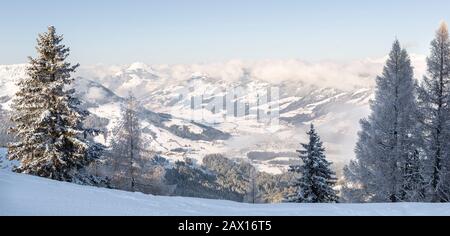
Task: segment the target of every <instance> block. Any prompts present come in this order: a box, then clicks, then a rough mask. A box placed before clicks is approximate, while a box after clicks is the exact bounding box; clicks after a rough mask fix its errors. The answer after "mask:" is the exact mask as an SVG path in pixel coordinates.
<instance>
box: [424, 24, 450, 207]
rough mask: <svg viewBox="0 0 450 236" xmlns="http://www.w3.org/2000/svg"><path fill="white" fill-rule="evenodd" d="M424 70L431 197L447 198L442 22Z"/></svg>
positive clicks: (448, 97)
mask: <svg viewBox="0 0 450 236" xmlns="http://www.w3.org/2000/svg"><path fill="white" fill-rule="evenodd" d="M427 65H428V74H427V76H425V77H424V79H423V81H422V83H421V86H420V89H419V104H420V109H421V114H422V116H423V140H424V143H423V144H424V145H423V146H424V149H425V150H426V153H427V167H428V176H429V178H428V181H429V182H430V186H431V189H430V191H429V195H430V196H429V197H430V200H431V201H434V202H442V201H449V200H450V172H449V171H450V163H449V162H450V150H449V149H450V145H449V142H450V107H449V102H450V40H449V34H448V27H447V25H446V24H445V23H442V24H441V26H440V28H439V29H438V30H437V32H436V38H435V39H434V40H433V41H432V42H431V55H430V56H429V57H428V58H427Z"/></svg>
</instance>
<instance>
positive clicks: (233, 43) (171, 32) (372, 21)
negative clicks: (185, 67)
mask: <svg viewBox="0 0 450 236" xmlns="http://www.w3.org/2000/svg"><path fill="white" fill-rule="evenodd" d="M449 9H450V1H448V0H395V1H392V0H377V1H361V0H340V1H336V0H315V1H306V0H305V1H303V0H284V1H283V0H226V1H225V0H189V1H187V0H159V1H153V0H76V1H75V0H39V1H36V0H14V1H13V0H5V1H2V2H1V4H0V32H1V33H0V64H16V63H24V62H26V61H27V57H28V56H34V55H35V50H34V47H35V43H36V41H35V39H36V37H37V34H38V33H40V32H43V31H46V29H47V26H49V25H54V26H55V27H56V29H57V31H58V32H59V33H61V34H64V36H65V41H64V43H65V44H66V45H67V46H69V47H70V48H71V52H72V53H71V57H70V60H71V61H72V62H79V63H81V64H82V65H83V64H85V65H86V64H89V65H91V64H129V63H133V62H136V61H140V62H144V63H148V64H190V63H211V62H222V61H228V60H232V59H242V60H266V59H301V60H305V61H325V60H333V61H350V60H358V59H364V58H380V57H382V56H384V55H386V54H387V53H388V52H389V50H390V48H391V44H392V42H393V40H394V39H395V38H398V39H399V40H400V42H401V43H402V44H403V45H404V46H405V47H406V48H407V49H408V50H409V51H410V53H415V54H420V55H426V54H428V49H429V43H430V41H431V40H432V38H433V36H434V32H435V30H436V29H437V27H438V26H439V23H440V22H441V21H442V20H445V21H447V22H449V21H450V11H449Z"/></svg>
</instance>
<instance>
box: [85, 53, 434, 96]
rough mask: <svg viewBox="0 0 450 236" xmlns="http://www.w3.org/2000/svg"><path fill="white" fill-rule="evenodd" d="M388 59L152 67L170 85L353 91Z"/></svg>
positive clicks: (98, 70) (97, 72) (92, 70)
mask: <svg viewBox="0 0 450 236" xmlns="http://www.w3.org/2000/svg"><path fill="white" fill-rule="evenodd" d="M386 59H387V56H386V57H383V58H375V59H370V58H368V59H363V60H356V61H351V62H335V61H321V62H307V61H302V60H294V59H292V60H257V61H244V60H231V61H228V62H223V63H207V64H191V65H183V64H179V65H151V66H150V67H151V68H152V70H153V72H154V73H155V74H156V75H158V76H159V77H160V78H161V79H163V80H164V79H166V80H168V82H169V81H170V83H173V82H174V81H180V82H181V81H185V80H188V79H190V78H192V76H202V75H203V76H208V77H211V78H213V79H218V80H222V81H223V82H225V83H232V82H234V81H237V80H239V79H242V78H243V77H244V76H246V74H250V76H251V78H254V79H258V80H262V81H266V82H270V83H274V84H277V83H280V82H283V81H292V82H296V81H298V82H301V83H303V84H306V85H317V86H320V87H332V88H338V89H344V90H347V89H354V88H355V87H367V86H373V85H374V82H375V77H376V76H377V75H379V74H381V72H382V69H383V65H384V63H385V61H386ZM411 60H412V63H413V66H414V68H415V73H416V78H418V79H420V78H422V77H423V75H424V73H425V70H426V57H425V56H423V55H417V54H412V55H411ZM126 68H127V67H126V66H111V67H107V66H91V67H85V68H82V70H81V71H82V72H81V73H80V74H82V75H89V76H94V77H100V78H102V77H106V76H108V75H109V76H114V75H115V74H117V73H118V72H119V71H120V70H124V69H126Z"/></svg>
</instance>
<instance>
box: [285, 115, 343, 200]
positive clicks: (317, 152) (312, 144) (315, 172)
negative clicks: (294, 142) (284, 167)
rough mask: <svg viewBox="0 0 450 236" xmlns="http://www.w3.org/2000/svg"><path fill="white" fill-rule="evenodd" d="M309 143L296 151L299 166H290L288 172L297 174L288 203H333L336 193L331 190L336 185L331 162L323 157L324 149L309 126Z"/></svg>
mask: <svg viewBox="0 0 450 236" xmlns="http://www.w3.org/2000/svg"><path fill="white" fill-rule="evenodd" d="M307 134H308V137H309V141H308V143H306V144H301V145H302V147H303V150H298V151H297V152H298V153H299V157H300V159H301V160H302V162H303V163H302V164H301V165H294V166H291V168H290V171H291V172H294V173H297V174H299V175H300V176H299V179H298V180H297V181H296V182H295V184H294V186H293V187H294V188H295V189H296V193H295V195H294V196H290V197H289V199H288V200H289V201H290V202H298V203H335V202H337V200H338V196H337V192H336V190H334V189H333V187H334V185H335V184H336V178H335V173H334V172H333V171H332V170H331V168H330V167H331V165H332V163H331V162H328V161H327V160H326V157H325V148H323V144H322V141H321V140H320V137H319V135H318V134H317V133H316V130H315V129H314V125H312V124H311V129H310V131H309V132H308V133H307Z"/></svg>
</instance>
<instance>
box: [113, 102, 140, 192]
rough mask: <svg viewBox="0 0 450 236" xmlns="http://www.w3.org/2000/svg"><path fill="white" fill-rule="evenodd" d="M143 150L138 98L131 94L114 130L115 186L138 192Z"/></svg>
mask: <svg viewBox="0 0 450 236" xmlns="http://www.w3.org/2000/svg"><path fill="white" fill-rule="evenodd" d="M142 150H143V149H142V140H141V127H140V121H139V117H138V104H137V101H136V98H135V97H134V96H133V95H132V94H131V93H130V95H129V96H128V97H127V99H126V104H125V106H124V107H123V108H122V116H121V119H120V122H119V123H118V125H117V127H116V128H115V130H114V135H113V140H112V142H111V157H112V162H113V163H112V165H113V168H114V177H113V184H115V185H116V187H119V188H121V189H126V190H129V191H136V187H137V186H136V185H137V181H136V180H137V177H138V176H137V175H138V173H137V172H138V171H139V170H140V169H141V165H142V164H143V163H142Z"/></svg>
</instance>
